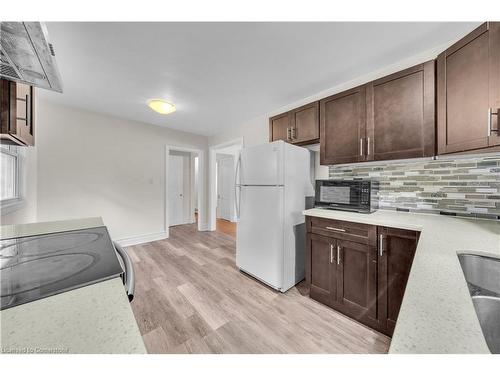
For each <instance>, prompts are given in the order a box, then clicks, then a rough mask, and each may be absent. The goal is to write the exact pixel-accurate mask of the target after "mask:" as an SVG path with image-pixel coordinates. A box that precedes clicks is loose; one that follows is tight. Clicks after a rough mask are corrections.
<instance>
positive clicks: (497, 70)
mask: <svg viewBox="0 0 500 375" xmlns="http://www.w3.org/2000/svg"><path fill="white" fill-rule="evenodd" d="M489 42H490V108H491V115H490V119H489V120H490V127H491V131H489V137H488V146H498V145H500V131H499V130H500V22H490V23H489Z"/></svg>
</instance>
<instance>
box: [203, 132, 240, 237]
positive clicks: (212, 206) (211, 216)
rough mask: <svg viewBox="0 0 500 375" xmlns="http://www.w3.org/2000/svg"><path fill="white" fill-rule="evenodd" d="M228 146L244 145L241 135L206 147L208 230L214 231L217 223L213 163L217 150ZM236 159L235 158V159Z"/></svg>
mask: <svg viewBox="0 0 500 375" xmlns="http://www.w3.org/2000/svg"><path fill="white" fill-rule="evenodd" d="M229 146H240V147H241V149H243V148H244V147H245V145H244V142H243V137H240V138H235V139H232V140H230V141H227V142H223V143H219V144H217V145H212V146H210V147H209V148H208V154H209V161H208V172H209V177H208V181H209V202H208V203H209V205H208V230H209V231H215V230H216V225H217V212H216V209H217V189H216V188H215V187H216V179H217V173H216V167H215V164H216V162H217V160H216V154H217V150H220V149H223V148H226V147H229ZM236 161H237V159H236Z"/></svg>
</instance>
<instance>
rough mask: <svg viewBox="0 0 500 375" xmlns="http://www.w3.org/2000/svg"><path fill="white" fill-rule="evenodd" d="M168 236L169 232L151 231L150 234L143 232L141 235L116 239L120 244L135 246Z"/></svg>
mask: <svg viewBox="0 0 500 375" xmlns="http://www.w3.org/2000/svg"><path fill="white" fill-rule="evenodd" d="M166 238H168V235H167V232H158V233H150V234H141V235H139V236H133V237H126V238H121V239H116V240H114V241H116V242H117V243H118V244H119V245H120V246H123V247H126V246H133V245H139V244H141V243H146V242H153V241H160V240H164V239H166Z"/></svg>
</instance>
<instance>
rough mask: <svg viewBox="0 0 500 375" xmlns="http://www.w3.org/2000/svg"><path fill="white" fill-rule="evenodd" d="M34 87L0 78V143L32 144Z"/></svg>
mask: <svg viewBox="0 0 500 375" xmlns="http://www.w3.org/2000/svg"><path fill="white" fill-rule="evenodd" d="M34 120H35V119H34V88H33V87H32V86H29V85H25V84H22V83H16V82H12V81H8V80H4V79H2V80H0V128H1V134H0V135H1V138H0V139H1V143H3V144H11V145H18V146H33V145H34V144H35V140H34V132H35V121H34Z"/></svg>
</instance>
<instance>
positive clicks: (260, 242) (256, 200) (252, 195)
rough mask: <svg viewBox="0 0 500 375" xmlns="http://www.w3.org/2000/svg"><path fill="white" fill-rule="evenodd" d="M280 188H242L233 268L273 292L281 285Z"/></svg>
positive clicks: (281, 190)
mask: <svg viewBox="0 0 500 375" xmlns="http://www.w3.org/2000/svg"><path fill="white" fill-rule="evenodd" d="M283 195H284V188H283V187H282V186H242V187H241V202H240V204H241V206H240V219H239V221H238V227H237V237H236V238H237V239H236V265H237V266H238V267H239V268H240V269H241V270H243V271H245V272H247V273H249V274H250V275H252V276H254V277H256V278H257V279H259V280H261V281H263V282H264V283H266V284H268V285H270V286H271V287H273V288H275V289H281V287H282V283H283Z"/></svg>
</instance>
